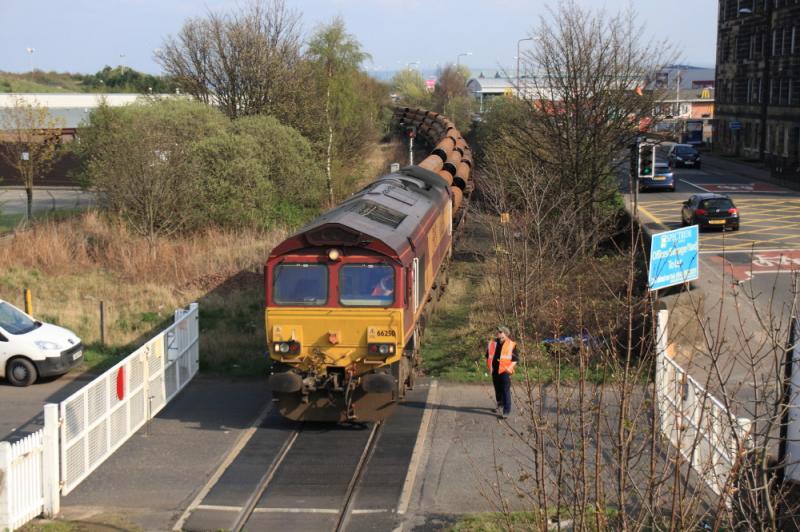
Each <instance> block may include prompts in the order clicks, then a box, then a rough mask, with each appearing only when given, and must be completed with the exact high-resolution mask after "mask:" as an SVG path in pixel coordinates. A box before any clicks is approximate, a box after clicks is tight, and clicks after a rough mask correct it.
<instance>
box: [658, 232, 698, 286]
mask: <svg viewBox="0 0 800 532" xmlns="http://www.w3.org/2000/svg"><path fill="white" fill-rule="evenodd" d="M699 251H700V236H699V233H698V230H697V226H696V225H692V226H689V227H683V228H681V229H675V230H674V231H665V232H663V233H658V234H655V235H653V239H652V240H651V241H650V271H649V272H648V276H647V284H648V286H649V288H650V290H658V289H659V288H666V287H668V286H673V285H676V284H682V283H686V282H689V281H694V280H695V279H697V278H698V277H699V276H700V267H699V266H700V262H699V261H698V258H699V257H698V254H699Z"/></svg>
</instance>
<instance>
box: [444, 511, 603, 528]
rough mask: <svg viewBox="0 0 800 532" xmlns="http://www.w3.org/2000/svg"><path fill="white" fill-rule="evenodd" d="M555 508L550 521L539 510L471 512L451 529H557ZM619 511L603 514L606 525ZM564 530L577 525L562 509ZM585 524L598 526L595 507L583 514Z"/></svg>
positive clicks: (550, 512) (550, 514) (586, 525)
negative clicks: (543, 521)
mask: <svg viewBox="0 0 800 532" xmlns="http://www.w3.org/2000/svg"><path fill="white" fill-rule="evenodd" d="M555 515H556V512H555V510H549V511H548V515H547V520H548V523H547V524H545V523H542V520H543V519H544V516H542V514H541V513H539V512H507V513H503V512H485V513H478V514H470V515H466V516H463V517H461V518H460V519H459V520H458V522H456V524H455V525H453V527H452V528H451V529H450V531H451V532H505V531H507V530H542V528H543V526H542V525H543V524H544V525H545V526H546V527H547V529H548V530H550V529H553V530H555V529H556V528H558V527H557V524H556V522H555ZM617 515H618V512H617V511H616V510H613V509H607V510H605V512H603V514H602V521H603V525H604V526H605V527H608V526H609V525H610V523H612V522H613V521H614V520H615V519H616V516H617ZM558 517H559V520H560V522H561V527H560V528H561V529H562V530H572V529H573V528H574V527H575V524H574V520H573V519H572V518H571V517H570V513H569V511H566V510H562V512H561V515H559V516H558ZM583 520H584V521H583V526H584V528H586V529H589V530H595V529H597V528H598V525H599V524H600V523H598V516H597V512H596V511H595V509H594V508H587V509H586V513H585V515H584V516H583Z"/></svg>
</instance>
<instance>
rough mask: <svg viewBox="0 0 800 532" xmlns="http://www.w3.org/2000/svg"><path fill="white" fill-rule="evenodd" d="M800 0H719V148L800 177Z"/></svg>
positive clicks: (777, 173) (778, 172)
mask: <svg viewBox="0 0 800 532" xmlns="http://www.w3.org/2000/svg"><path fill="white" fill-rule="evenodd" d="M798 34H800V0H719V21H718V31H717V71H716V87H715V88H716V94H715V97H716V117H715V132H714V139H715V142H714V151H715V152H717V153H721V154H724V155H731V156H736V157H740V158H742V159H747V160H759V161H763V162H765V163H766V164H767V165H768V166H769V167H770V168H771V170H772V174H773V176H775V177H778V178H781V179H783V180H787V181H795V182H798V183H800V170H799V169H798V167H799V166H800V162H799V161H798V156H799V155H800V35H798Z"/></svg>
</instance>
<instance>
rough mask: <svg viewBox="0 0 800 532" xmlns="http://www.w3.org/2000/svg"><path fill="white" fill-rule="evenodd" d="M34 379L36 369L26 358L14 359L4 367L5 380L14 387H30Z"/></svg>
mask: <svg viewBox="0 0 800 532" xmlns="http://www.w3.org/2000/svg"><path fill="white" fill-rule="evenodd" d="M36 377H37V375H36V367H35V366H34V365H33V362H31V361H30V360H28V359H27V358H15V359H13V360H11V361H10V362H9V363H8V365H7V366H6V378H7V379H8V382H10V383H11V384H13V385H14V386H30V385H31V384H33V383H34V382H36Z"/></svg>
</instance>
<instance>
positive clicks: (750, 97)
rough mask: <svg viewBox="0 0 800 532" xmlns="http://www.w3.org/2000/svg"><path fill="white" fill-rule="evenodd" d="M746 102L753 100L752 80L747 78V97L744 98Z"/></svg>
mask: <svg viewBox="0 0 800 532" xmlns="http://www.w3.org/2000/svg"><path fill="white" fill-rule="evenodd" d="M745 101H746V102H747V103H750V102H752V101H753V80H752V79H748V80H747V99H746V100H745Z"/></svg>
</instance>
